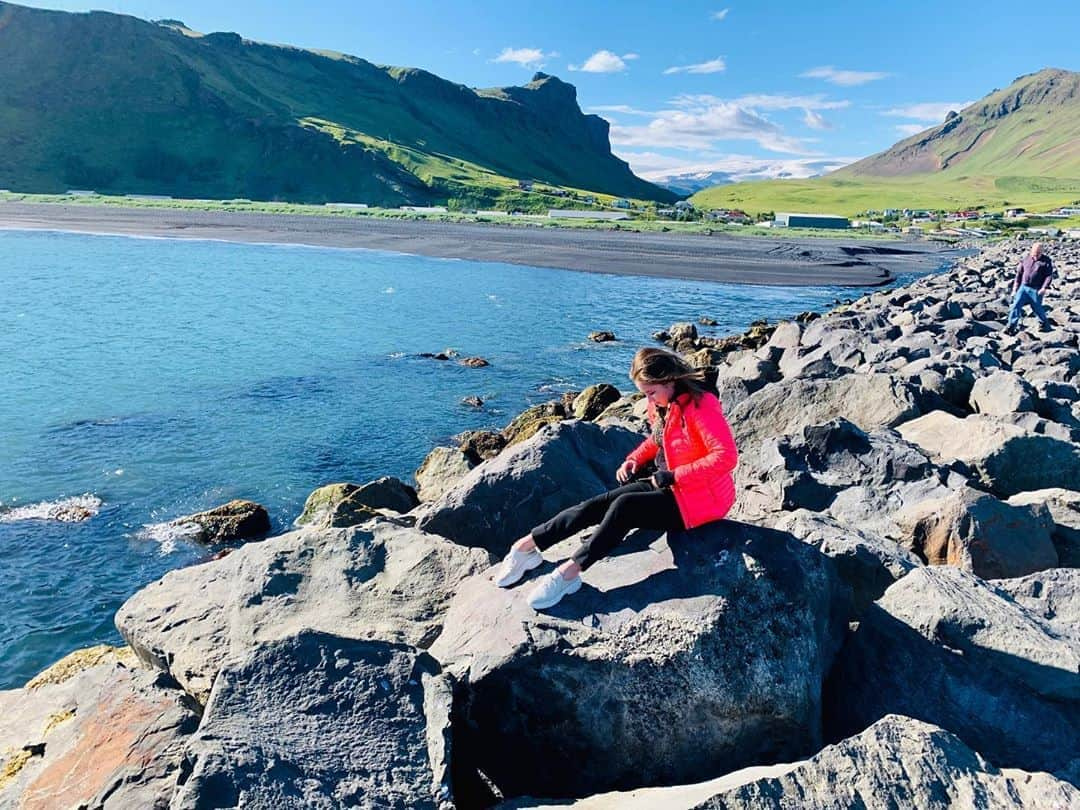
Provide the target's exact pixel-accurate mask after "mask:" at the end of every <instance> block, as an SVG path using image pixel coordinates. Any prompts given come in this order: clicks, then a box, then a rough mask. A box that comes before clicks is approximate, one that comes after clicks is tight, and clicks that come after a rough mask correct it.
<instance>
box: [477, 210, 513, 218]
mask: <svg viewBox="0 0 1080 810" xmlns="http://www.w3.org/2000/svg"><path fill="white" fill-rule="evenodd" d="M476 215H477V216H478V217H508V216H510V214H509V212H507V211H477V212H476Z"/></svg>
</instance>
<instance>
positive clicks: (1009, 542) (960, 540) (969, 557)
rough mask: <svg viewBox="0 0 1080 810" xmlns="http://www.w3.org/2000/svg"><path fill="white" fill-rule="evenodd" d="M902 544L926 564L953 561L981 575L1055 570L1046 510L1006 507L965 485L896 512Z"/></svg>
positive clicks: (992, 575) (956, 564) (1009, 575)
mask: <svg viewBox="0 0 1080 810" xmlns="http://www.w3.org/2000/svg"><path fill="white" fill-rule="evenodd" d="M895 520H896V523H897V525H898V526H899V528H900V530H901V543H902V544H903V545H904V546H906V547H907V548H910V549H911V550H912V551H913V552H915V553H916V554H918V555H919V558H920V559H922V560H924V561H925V562H927V563H928V564H930V565H954V566H956V567H958V568H962V569H963V570H965V571H970V572H971V573H973V574H976V575H977V576H980V577H982V578H984V579H998V578H1002V577H1022V576H1024V575H1025V574H1030V573H1033V572H1035V571H1043V570H1045V569H1047V568H1055V567H1057V564H1058V555H1057V550H1056V549H1055V548H1054V543H1053V541H1052V540H1051V539H1050V528H1051V526H1052V525H1053V524H1052V522H1051V521H1050V515H1049V512H1048V511H1047V510H1046V509H1045V508H1043V507H1041V506H1010V505H1009V504H1007V503H1004V502H1002V501H999V500H998V499H997V498H995V497H994V496H993V495H989V494H987V493H985V492H980V491H979V490H976V489H972V488H970V487H963V488H961V489H958V490H956V491H954V492H952V493H950V494H949V495H946V496H945V497H942V498H933V499H928V500H925V501H921V502H919V503H916V504H913V505H911V506H909V507H906V508H905V509H903V510H901V512H900V513H899V514H897V516H896V518H895Z"/></svg>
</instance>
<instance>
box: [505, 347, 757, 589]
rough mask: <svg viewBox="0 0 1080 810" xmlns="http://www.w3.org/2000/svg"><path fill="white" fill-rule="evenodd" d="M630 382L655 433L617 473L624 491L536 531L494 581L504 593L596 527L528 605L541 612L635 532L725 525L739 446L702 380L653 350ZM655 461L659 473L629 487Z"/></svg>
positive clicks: (640, 358) (633, 369) (637, 358)
mask: <svg viewBox="0 0 1080 810" xmlns="http://www.w3.org/2000/svg"><path fill="white" fill-rule="evenodd" d="M630 379H631V380H633V381H634V384H635V385H636V386H637V387H638V390H639V391H641V393H643V394H644V395H645V397H646V399H647V400H648V414H649V424H650V426H651V427H652V431H651V433H650V435H649V437H648V438H647V439H645V441H643V442H642V443H641V444H640V445H639V446H638V448H637V449H636V450H634V452H632V453H631V454H630V455H629V456H627V458H626V461H624V462H623V463H622V464H621V465H620V466H619V468H618V470H616V471H615V478H616V480H617V481H618V482H619V483H620V484H622V486H620V487H618V488H616V489H613V490H611V491H610V492H605V493H603V494H602V495H597V496H596V497H595V498H590V499H589V500H587V501H585V502H583V503H579V504H578V505H577V506H571V507H570V508H569V509H564V510H563V511H562V512H560V513H559V514H557V515H556V516H555V517H553V518H552V519H551V520H549V521H547V522H546V523H542V524H541V525H539V526H537V527H536V528H535V529H533V530H532V531H531V532H530V533H529V534H527V535H525V537H522V538H521V539H520V540H518V541H517V542H516V543H514V545H513V546H512V547H511V549H510V553H509V554H507V556H506V559H504V560H503V563H502V565H501V566H500V568H499V571H498V573H497V575H496V583H497V584H498V585H499V587H501V588H506V587H509V586H510V585H513V584H514V583H516V582H517V581H518V580H520V579H521V578H522V577H523V576H524V575H525V572H527V571H529V570H531V569H533V568H536V567H537V566H538V565H540V563H542V562H543V561H544V560H543V557H541V556H540V552H541V551H543V550H545V549H547V548H550V547H551V546H553V545H554V544H555V543H558V542H559V541H560V540H564V539H566V538H567V537H569V536H570V535H572V534H575V533H576V532H579V531H581V530H582V529H584V528H586V527H588V526H597V529H596V531H595V532H594V533H593V535H592V537H590V538H589V539H587V540H585V542H584V543H582V545H581V548H579V549H578V550H577V552H576V553H575V554H574V556H573V557H571V558H570V559H569V560H567V561H566V562H564V563H563V564H562V565H560V566H559V567H558V568H557V569H556V570H554V571H552V572H551V573H550V574H548V575H546V576H544V577H543V578H542V579H541V580H540V583H539V584H538V585H537V586H536V588H535V589H534V590H533V592H532V593H531V594H530V595H529V604H530V605H531V606H532V607H533V608H535V609H537V610H543V609H544V608H549V607H552V606H553V605H555V604H557V603H558V602H559V600H560V599H562V598H563V596H565V595H567V594H571V593H574V592H575V591H577V590H578V589H579V588H581V572H582V571H585V570H587V569H588V568H589V566H591V565H592V564H593V563H595V562H596V561H597V560H599V559H601V558H603V557H604V556H606V555H607V554H608V553H610V551H611V550H612V549H613V548H615V546H617V545H618V544H619V543H620V542H622V540H623V538H624V537H626V535H627V534H628V533H629V532H630V531H631V530H632V529H663V530H664V531H668V532H670V531H678V530H682V529H692V528H694V527H695V526H700V525H701V524H703V523H708V522H710V521H713V520H719V519H720V518H722V517H724V515H726V514H727V513H728V510H730V509H731V506H732V504H733V503H734V502H735V484H734V481H733V480H732V477H731V472H732V470H734V469H735V464H736V462H737V461H738V454H737V453H736V451H735V441H734V439H733V438H732V436H731V428H730V427H729V426H728V423H727V420H725V419H724V413H723V411H722V410H721V408H720V400H719V399H717V397H716V395H715V394H714V393H712V392H711V391H709V390H707V389H706V387H705V385H704V383H703V374H702V372H700V371H698V370H695V369H694V368H692V367H691V366H689V365H688V364H687V363H686V362H685V361H684V360H683V359H682V358H681V357H679V356H678V355H676V354H672V353H671V352H667V351H664V350H663V349H651V348H649V349H640V350H639V351H638V352H637V354H636V355H634V362H633V363H632V364H631V366H630ZM650 461H653V462H655V465H656V472H654V473H653V474H652V475H651V476H650V477H649V478H646V479H644V480H640V481H634V482H632V483H631V482H630V481H631V479H632V478H633V477H634V476H635V475H636V474H637V473H638V472H639V471H640V470H642V469H643V468H644V467H645V465H646V464H648V463H649V462H650Z"/></svg>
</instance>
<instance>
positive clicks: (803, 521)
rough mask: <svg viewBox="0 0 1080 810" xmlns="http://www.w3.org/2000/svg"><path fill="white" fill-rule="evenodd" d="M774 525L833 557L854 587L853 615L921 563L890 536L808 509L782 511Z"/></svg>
mask: <svg viewBox="0 0 1080 810" xmlns="http://www.w3.org/2000/svg"><path fill="white" fill-rule="evenodd" d="M773 527H774V528H775V529H778V530H779V531H782V532H788V533H790V534H792V535H794V536H795V537H797V538H799V539H800V540H802V541H803V542H804V543H809V544H810V545H812V546H813V547H814V548H816V549H817V550H818V551H820V552H821V553H822V554H824V555H825V556H826V557H828V558H829V559H831V560H832V561H833V563H834V564H835V566H836V571H837V573H838V574H839V575H840V578H841V579H842V580H843V581H844V582H845V583H846V584H847V586H848V587H849V588H850V589H851V597H852V618H858V617H859V616H861V615H862V613H863V611H865V610H866V609H867V608H868V607H869V606H870V605H871V604H873V603H874V602H875V601H876V600H877V599H879V598H880V597H881V595H882V594H883V593H885V591H886V589H888V587H889V586H890V585H892V584H893V583H894V582H896V581H897V580H898V579H900V578H901V577H903V576H906V575H907V574H908V573H910V572H911V571H912V570H914V569H915V568H917V567H918V566H920V565H921V563H920V562H919V559H918V557H916V556H915V555H914V554H912V553H911V552H910V551H908V550H907V549H905V548H902V547H901V546H899V545H898V544H897V543H895V542H893V541H892V540H890V539H888V538H885V537H881V536H879V535H876V534H872V533H870V532H866V531H862V530H861V529H859V528H856V527H854V526H852V525H851V524H843V525H842V524H840V523H838V522H837V521H836V519H835V518H832V517H829V516H828V515H822V514H818V513H816V512H811V511H809V510H807V509H798V510H795V511H793V512H783V513H781V514H780V516H779V517H778V518H777V519H776V520H775V522H774V523H773Z"/></svg>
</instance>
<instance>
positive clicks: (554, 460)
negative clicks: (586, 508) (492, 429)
mask: <svg viewBox="0 0 1080 810" xmlns="http://www.w3.org/2000/svg"><path fill="white" fill-rule="evenodd" d="M641 440H642V436H640V435H639V434H636V433H633V432H631V431H629V430H627V429H625V428H622V427H618V426H615V425H597V424H593V423H590V422H578V421H574V422H565V423H561V424H556V425H552V426H550V427H546V428H544V429H543V430H542V431H541V432H540V433H538V434H537V435H535V436H533V437H532V438H531V439H529V440H528V441H525V442H522V443H521V444H518V445H515V446H513V447H511V448H508V449H507V450H505V451H504V452H503V453H502V454H500V455H499V456H498V457H497V458H494V459H491V460H490V461H486V462H484V463H483V464H481V465H480V466H479V467H476V468H475V469H473V470H471V471H470V472H469V474H468V475H466V476H465V478H464V479H462V480H461V482H460V483H458V485H457V486H455V487H454V488H452V489H451V490H449V491H448V492H446V493H445V494H444V495H443V496H442V497H441V498H439V499H438V500H437V501H434V502H432V503H430V504H428V505H426V506H425V507H424V508H423V509H422V510H421V511H420V513H419V514H420V518H419V521H418V523H417V526H418V527H419V528H421V529H423V530H424V531H427V532H433V533H435V534H440V535H442V536H443V537H448V538H450V539H451V540H453V541H454V542H456V543H461V544H463V545H467V546H478V547H481V548H486V549H488V550H490V551H493V552H495V553H496V554H500V555H501V554H504V553H505V552H506V550H507V549H508V548H509V547H510V544H511V543H512V542H513V541H514V540H516V539H517V538H519V537H522V536H523V535H525V534H527V533H528V532H529V531H531V530H532V529H533V527H535V526H536V525H538V524H539V523H541V522H543V521H544V520H547V519H548V518H551V517H553V516H554V515H555V514H557V513H558V512H559V511H561V510H562V509H565V508H566V507H568V506H572V505H574V504H576V503H578V502H580V501H583V500H586V499H587V498H591V497H593V496H595V495H599V494H600V493H602V492H604V491H606V490H608V489H611V488H612V487H614V486H616V481H615V470H616V469H617V468H618V466H619V465H620V464H622V462H623V460H624V459H625V458H626V455H627V453H629V452H630V451H631V450H633V449H634V448H635V447H636V446H637V445H638V444H639V443H640V442H641Z"/></svg>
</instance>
